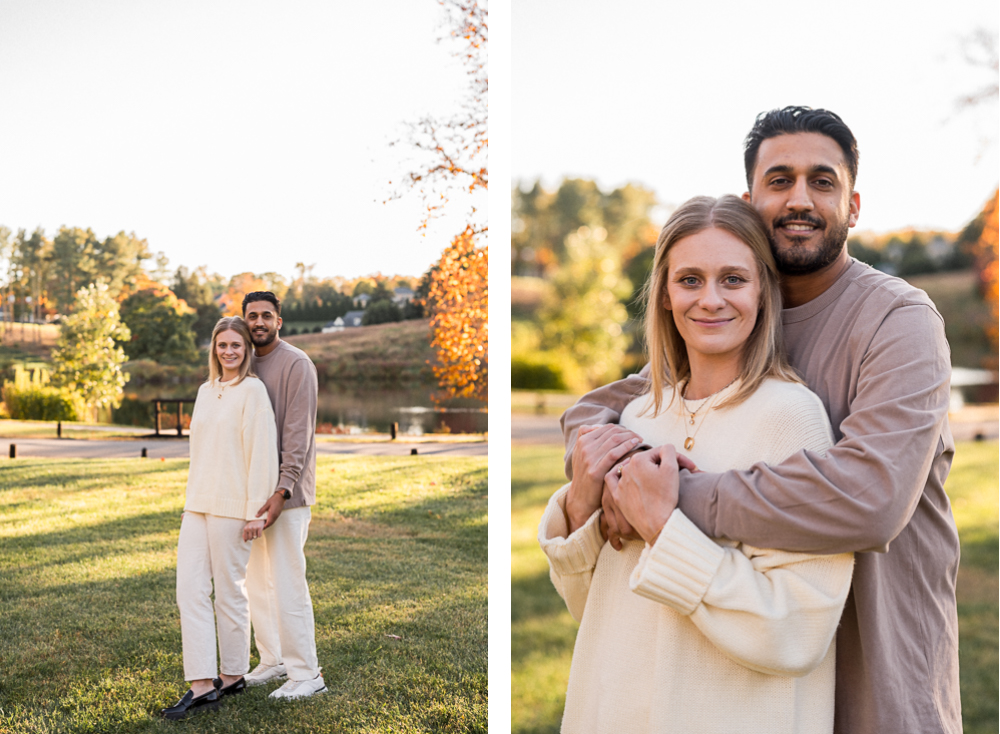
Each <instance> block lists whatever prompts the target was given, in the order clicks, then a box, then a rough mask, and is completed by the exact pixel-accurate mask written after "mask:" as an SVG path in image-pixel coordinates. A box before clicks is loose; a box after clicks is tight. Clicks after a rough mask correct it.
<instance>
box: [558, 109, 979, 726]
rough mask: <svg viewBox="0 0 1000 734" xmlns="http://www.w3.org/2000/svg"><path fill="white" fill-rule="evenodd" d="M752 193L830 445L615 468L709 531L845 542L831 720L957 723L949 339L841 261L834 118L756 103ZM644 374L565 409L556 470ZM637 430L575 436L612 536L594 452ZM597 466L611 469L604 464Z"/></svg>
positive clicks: (840, 183) (846, 200) (852, 211)
mask: <svg viewBox="0 0 1000 734" xmlns="http://www.w3.org/2000/svg"><path fill="white" fill-rule="evenodd" d="M744 163H745V168H746V176H747V188H748V191H747V193H745V194H744V195H743V198H744V199H746V200H747V201H749V202H750V203H751V204H752V205H753V206H754V207H755V208H756V209H757V211H758V212H760V214H761V216H762V217H763V219H764V222H765V225H766V227H767V229H768V233H769V237H770V241H771V249H772V251H773V253H774V257H775V260H776V261H777V264H778V269H779V271H780V272H781V273H782V281H781V289H782V296H783V301H784V304H783V305H784V310H783V313H782V322H783V333H784V338H785V345H786V349H787V351H788V357H789V360H790V362H791V364H792V366H793V367H794V368H795V369H796V370H797V371H798V373H799V374H800V375H801V376H802V377H803V379H804V380H805V381H806V384H807V385H808V386H809V388H810V389H812V390H813V392H815V393H816V394H817V395H819V397H820V399H821V400H822V401H823V404H824V406H825V407H826V410H827V413H828V414H829V416H830V422H831V424H832V426H833V430H834V437H835V439H836V441H837V444H836V445H835V446H834V447H833V448H832V449H830V450H829V452H828V453H827V455H826V456H825V457H823V456H819V455H818V454H815V453H812V452H809V451H801V452H799V453H798V454H796V455H794V456H792V457H791V458H790V459H788V460H787V461H785V462H784V463H782V464H780V465H777V466H766V465H764V464H758V465H755V466H754V467H753V468H752V469H750V470H749V471H743V472H737V471H731V472H727V473H725V474H708V473H698V472H689V471H687V470H679V469H678V466H677V465H676V464H674V463H671V462H657V460H656V457H657V456H658V452H654V451H649V452H643V453H637V454H635V455H634V456H633V457H632V458H630V459H629V460H628V461H629V471H628V472H627V473H626V479H625V480H623V481H628V482H636V484H637V485H638V486H640V487H643V488H646V489H656V490H658V491H661V492H663V493H664V494H665V495H666V496H667V497H668V498H669V499H670V501H671V502H676V506H677V507H679V508H680V510H681V511H682V512H683V513H684V515H686V516H687V517H688V518H689V519H691V520H692V521H693V522H694V523H695V524H696V525H697V526H698V527H699V528H700V529H701V530H702V531H703V532H705V533H706V534H707V535H708V536H709V537H712V538H729V539H732V540H735V541H740V542H743V543H746V544H749V545H754V546H758V547H765V548H781V549H783V550H788V551H798V552H804V553H824V554H834V553H845V552H853V553H855V554H856V556H855V567H854V580H853V583H852V589H851V594H850V595H849V596H848V599H847V605H846V607H845V609H844V613H843V617H842V620H841V626H840V629H839V632H838V634H837V681H836V704H835V725H834V730H835V732H837V733H838V734H859V733H860V734H917V733H919V732H928V733H934V734H959V733H960V732H961V731H962V716H961V701H960V697H959V681H958V618H957V608H956V601H955V582H956V577H957V572H958V558H959V542H958V531H957V528H956V527H955V521H954V518H953V517H952V513H951V506H950V504H949V501H948V497H947V495H946V494H945V492H944V481H945V478H946V477H947V476H948V471H949V469H950V467H951V460H952V455H953V453H954V441H953V439H952V436H951V431H950V429H949V427H948V402H949V381H950V376H951V363H950V351H949V348H948V344H947V342H946V340H945V335H944V323H943V321H942V319H941V315H940V314H939V313H938V312H937V309H936V308H935V307H934V304H933V303H932V302H931V301H930V299H929V298H928V297H927V295H926V294H925V293H924V292H923V291H920V290H917V289H916V288H913V287H912V286H910V285H909V284H907V283H906V282H905V281H902V280H900V279H898V278H893V277H891V276H888V275H886V274H884V273H881V272H879V271H877V270H874V269H872V268H870V267H868V266H867V265H865V264H863V263H861V262H858V261H856V260H854V259H853V258H851V257H850V256H849V255H848V253H847V232H848V230H849V228H851V227H853V226H855V224H856V223H857V221H858V214H859V212H860V208H861V198H860V195H859V194H858V193H857V192H856V191H855V190H854V184H855V179H856V177H857V170H858V149H857V143H856V141H855V138H854V135H853V134H852V133H851V131H850V129H849V128H848V127H847V125H845V124H844V122H843V120H841V119H840V117H838V116H837V115H835V114H834V113H832V112H829V111H827V110H821V109H816V110H814V109H810V108H808V107H786V108H784V109H780V110H772V111H771V112H767V113H762V114H761V115H759V116H758V118H757V120H756V123H755V124H754V127H753V129H752V130H751V131H750V133H749V135H748V136H747V139H746V145H745V157H744ZM648 370H649V368H648V366H647V367H646V368H645V369H644V370H643V372H642V373H640V375H633V376H631V377H629V378H626V379H625V380H621V381H619V382H616V383H613V384H612V385H609V386H607V387H604V388H600V389H598V390H595V391H594V392H592V393H589V394H588V395H586V396H584V397H583V398H581V400H580V401H579V402H578V403H577V404H576V405H575V406H573V407H572V408H570V409H569V410H568V411H566V413H565V414H564V415H563V417H562V425H563V431H564V434H565V438H566V443H567V452H566V468H567V474H568V475H570V476H571V473H572V467H571V466H570V459H571V457H572V455H573V449H574V445H575V444H576V441H577V432H578V429H579V428H580V427H581V426H583V425H587V424H591V425H592V424H611V423H617V421H618V416H619V414H620V413H621V410H622V409H623V408H624V406H625V405H626V404H628V402H629V401H631V400H632V399H633V398H634V397H635V396H636V395H639V394H642V393H643V392H646V391H647V387H648V381H649V371H648ZM633 437H635V434H633V433H632V432H631V431H628V430H626V429H624V428H622V427H620V426H603V427H602V428H600V429H598V430H596V431H590V432H585V433H584V434H581V435H580V436H579V439H580V442H581V447H582V448H583V450H584V456H585V459H586V462H587V464H588V467H590V466H600V467H601V469H602V470H604V471H607V472H608V473H607V476H606V478H605V482H606V486H605V493H604V502H603V507H604V520H605V521H606V525H607V531H608V534H609V536H610V537H609V539H610V541H611V543H612V545H614V546H615V547H616V548H619V547H620V540H619V535H628V534H630V532H631V528H630V527H628V524H627V523H626V522H625V520H624V518H623V517H622V516H621V515H620V513H619V512H618V510H617V507H616V506H615V503H614V498H613V493H614V492H615V491H616V485H617V482H618V481H619V480H618V475H617V472H616V471H615V470H614V469H615V467H614V465H613V464H614V463H615V462H613V461H611V460H609V459H608V458H607V456H606V455H605V454H604V453H603V452H604V451H608V450H613V449H615V448H617V447H619V446H621V445H622V444H623V443H625V442H626V441H629V440H631V439H632V438H633ZM605 465H606V466H605Z"/></svg>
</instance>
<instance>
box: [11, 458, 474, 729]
mask: <svg viewBox="0 0 1000 734" xmlns="http://www.w3.org/2000/svg"><path fill="white" fill-rule="evenodd" d="M187 465H188V463H187V461H186V460H166V461H159V462H149V461H141V460H139V459H135V460H131V459H129V460H114V461H104V460H60V461H43V460H17V461H15V462H9V463H7V462H5V463H4V464H2V465H0V660H2V661H3V663H2V666H0V733H2V734H15V733H16V734H25V733H32V732H46V733H48V732H52V733H56V732H67V733H69V732H74V733H75V732H169V731H174V732H175V731H177V730H178V724H177V723H176V722H167V721H163V720H161V719H159V718H158V717H157V712H158V711H159V709H160V708H162V707H164V706H169V705H171V704H173V703H174V701H175V700H176V699H177V698H178V697H179V696H180V695H181V694H182V693H183V692H184V691H185V690H186V689H187V686H186V684H185V683H184V682H183V668H182V659H181V637H180V623H179V620H178V612H177V607H176V604H175V600H174V584H175V561H176V545H177V533H178V529H179V527H180V513H181V509H182V507H183V496H184V485H185V481H186V476H187ZM486 476H487V472H486V459H485V457H483V458H447V459H445V458H436V457H423V456H420V457H418V456H408V457H320V458H319V460H318V467H317V477H318V478H317V488H318V492H317V494H318V497H319V503H318V504H317V505H316V506H314V507H313V516H312V517H313V519H312V525H311V528H310V537H309V542H308V544H307V545H306V556H307V559H308V563H309V583H310V589H311V592H312V598H313V606H314V610H315V616H316V642H317V648H318V653H319V661H320V665H322V666H323V675H324V678H325V680H326V683H327V686H328V687H329V689H330V691H329V693H326V694H324V695H321V696H315V697H313V698H310V699H307V700H303V701H296V702H284V703H280V702H272V701H270V700H269V699H268V698H267V694H268V693H269V692H270V691H271V690H273V689H274V688H275V687H277V684H272V685H270V686H265V687H263V688H253V689H250V690H248V691H247V693H245V694H244V695H242V696H240V697H237V698H234V699H227V700H226V701H225V703H224V705H223V707H222V709H221V710H220V711H219V712H218V713H209V714H204V715H199V716H196V717H194V718H192V719H190V720H188V721H187V722H185V723H183V724H181V725H180V726H183V727H184V730H185V731H189V732H227V733H228V732H232V733H236V732H306V731H308V732H347V731H350V732H485V731H486V730H487V719H486V715H487V673H486V669H487V666H486V662H487V634H486V606H487V604H486V589H487V587H486V559H487V543H486V536H487V518H486V505H487V488H486ZM255 663H256V651H254V652H253V659H252V662H251V665H253V664H255Z"/></svg>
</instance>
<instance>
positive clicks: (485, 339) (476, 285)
mask: <svg viewBox="0 0 1000 734" xmlns="http://www.w3.org/2000/svg"><path fill="white" fill-rule="evenodd" d="M488 261H489V254H488V252H487V249H486V248H485V247H477V246H476V237H475V233H474V232H473V230H472V227H471V226H469V227H466V229H465V231H464V232H463V233H462V234H460V235H459V236H458V237H456V238H455V239H454V240H452V241H451V244H450V245H449V246H448V247H447V249H445V251H444V253H443V254H442V255H441V260H440V261H439V262H438V264H437V268H436V269H433V270H432V271H431V280H430V287H429V289H428V297H427V301H428V302H429V305H430V310H431V314H432V315H431V331H432V334H433V339H432V341H431V346H432V347H433V348H434V349H435V351H436V354H437V362H436V364H434V365H433V369H434V375H435V377H437V380H438V384H439V385H440V386H441V388H442V394H441V395H439V396H438V399H441V398H476V399H478V400H482V401H486V399H487V385H488V377H489V352H490V350H489V335H490V327H489V305H488V301H489V298H488V296H489V286H488V283H489V278H488V274H489V267H488Z"/></svg>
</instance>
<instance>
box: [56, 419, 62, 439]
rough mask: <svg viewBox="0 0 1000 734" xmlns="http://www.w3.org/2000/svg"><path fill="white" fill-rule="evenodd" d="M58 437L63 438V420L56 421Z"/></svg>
mask: <svg viewBox="0 0 1000 734" xmlns="http://www.w3.org/2000/svg"><path fill="white" fill-rule="evenodd" d="M56 438H62V421H59V422H58V423H56Z"/></svg>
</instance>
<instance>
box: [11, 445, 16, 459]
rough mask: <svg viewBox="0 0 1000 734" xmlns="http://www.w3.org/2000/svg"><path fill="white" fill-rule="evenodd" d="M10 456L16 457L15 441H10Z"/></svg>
mask: <svg viewBox="0 0 1000 734" xmlns="http://www.w3.org/2000/svg"><path fill="white" fill-rule="evenodd" d="M10 458H12V459H16V458H17V444H16V443H12V444H11V445H10Z"/></svg>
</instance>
